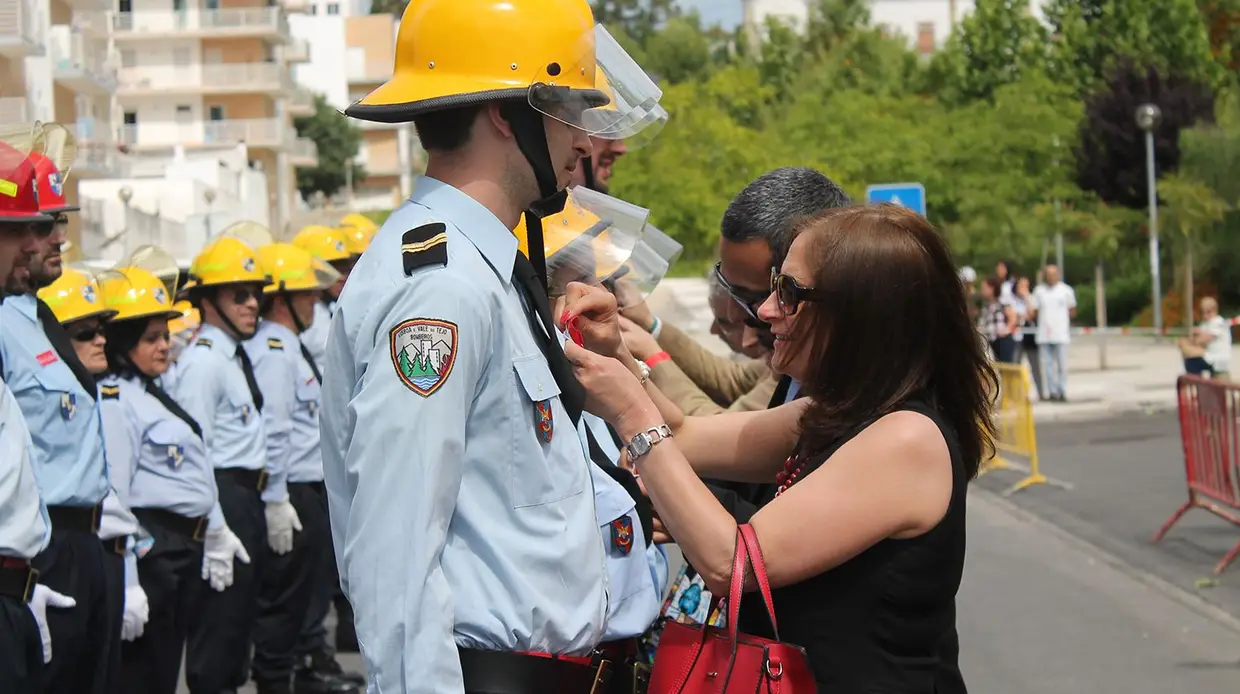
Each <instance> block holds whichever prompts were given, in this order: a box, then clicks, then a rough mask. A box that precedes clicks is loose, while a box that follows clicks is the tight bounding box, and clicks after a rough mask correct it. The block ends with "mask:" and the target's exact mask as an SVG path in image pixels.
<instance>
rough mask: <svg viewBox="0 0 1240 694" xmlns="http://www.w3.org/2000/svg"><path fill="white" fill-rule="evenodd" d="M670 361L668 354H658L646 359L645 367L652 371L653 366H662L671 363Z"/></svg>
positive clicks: (670, 357) (670, 356)
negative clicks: (667, 362)
mask: <svg viewBox="0 0 1240 694" xmlns="http://www.w3.org/2000/svg"><path fill="white" fill-rule="evenodd" d="M671 360H672V355H670V354H668V353H667V352H659V353H658V354H652V355H650V356H649V357H648V358H647V359H646V366H649V367H650V368H652V369H653V368H654V367H655V366H657V365H659V364H662V363H663V362H665V361H671Z"/></svg>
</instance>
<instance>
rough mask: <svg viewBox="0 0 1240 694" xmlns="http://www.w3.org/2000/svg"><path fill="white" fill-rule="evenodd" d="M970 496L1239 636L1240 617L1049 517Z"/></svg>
mask: <svg viewBox="0 0 1240 694" xmlns="http://www.w3.org/2000/svg"><path fill="white" fill-rule="evenodd" d="M969 495H970V496H973V497H974V498H975V499H976V498H979V497H980V498H981V499H982V500H983V503H987V504H990V505H991V506H993V507H995V508H997V509H998V510H1000V511H1002V512H1004V513H1007V514H1008V515H1010V516H1012V517H1013V518H1015V519H1017V520H1019V521H1022V522H1025V523H1029V524H1031V525H1036V526H1038V527H1039V528H1040V529H1042V530H1045V531H1046V532H1048V533H1049V534H1051V535H1053V536H1054V537H1056V538H1058V539H1060V540H1062V541H1063V542H1064V543H1066V544H1068V545H1070V546H1072V547H1074V548H1076V549H1078V550H1081V551H1082V552H1085V553H1087V554H1089V556H1091V557H1093V558H1095V559H1097V560H1098V561H1100V562H1102V563H1104V564H1106V565H1107V566H1110V567H1111V568H1113V569H1115V570H1116V571H1119V572H1120V573H1122V574H1124V575H1125V576H1128V577H1130V578H1132V579H1134V580H1136V581H1138V582H1140V583H1141V584H1143V585H1145V586H1147V587H1148V588H1150V589H1152V590H1154V591H1156V592H1158V593H1160V594H1162V595H1164V596H1166V597H1168V598H1170V599H1172V600H1174V601H1175V602H1177V603H1179V604H1180V605H1183V606H1184V607H1186V608H1188V609H1190V610H1192V611H1193V612H1196V613H1197V614H1199V615H1201V616H1202V617H1205V618H1207V619H1211V620H1213V621H1215V622H1217V623H1218V624H1220V625H1222V626H1223V627H1226V628H1227V629H1229V630H1230V631H1232V632H1235V634H1236V635H1237V636H1240V617H1236V616H1235V615H1233V614H1231V613H1230V612H1228V611H1227V610H1225V609H1223V608H1221V607H1218V606H1217V605H1214V604H1213V603H1211V602H1210V601H1208V600H1206V599H1205V598H1202V597H1201V596H1199V595H1197V594H1195V593H1193V592H1192V591H1189V590H1185V589H1184V588H1181V587H1180V586H1177V585H1176V584H1174V583H1172V582H1170V581H1167V580H1165V579H1162V578H1160V577H1158V576H1155V575H1154V574H1152V573H1150V572H1148V571H1146V570H1144V569H1141V568H1138V567H1136V566H1134V565H1132V564H1131V563H1129V562H1128V561H1125V560H1124V559H1121V558H1120V557H1119V556H1118V555H1116V554H1115V553H1113V552H1111V551H1110V550H1107V549H1104V548H1103V547H1101V546H1100V545H1098V544H1096V543H1093V542H1090V541H1089V540H1087V539H1085V538H1083V537H1081V536H1079V535H1076V534H1074V533H1072V532H1071V531H1069V530H1068V529H1067V528H1064V527H1063V526H1061V525H1059V524H1058V523H1055V522H1054V521H1052V520H1050V519H1048V518H1044V517H1042V516H1041V515H1039V514H1037V513H1035V512H1033V511H1030V510H1028V509H1025V508H1022V507H1020V506H1019V505H1017V504H1016V503H1015V502H1013V501H1011V500H1009V499H1006V498H1004V497H1003V496H1001V495H999V494H997V493H995V492H992V491H990V490H989V489H986V488H985V487H982V486H979V485H976V484H975V485H970V489H969Z"/></svg>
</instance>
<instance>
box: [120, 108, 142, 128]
mask: <svg viewBox="0 0 1240 694" xmlns="http://www.w3.org/2000/svg"><path fill="white" fill-rule="evenodd" d="M121 122H122V123H124V124H125V125H137V124H138V112H137V111H125V113H124V115H122V116H121Z"/></svg>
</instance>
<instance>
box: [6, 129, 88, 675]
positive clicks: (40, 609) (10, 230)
mask: <svg viewBox="0 0 1240 694" xmlns="http://www.w3.org/2000/svg"><path fill="white" fill-rule="evenodd" d="M0 182H2V183H3V184H5V187H6V188H7V190H9V191H12V193H11V194H8V195H0V298H2V297H3V295H4V290H3V287H4V286H5V285H6V284H7V283H8V281H9V280H10V279H11V278H12V276H13V274H14V271H15V270H20V271H22V272H25V271H26V268H27V266H28V263H29V261H30V258H31V257H32V256H33V255H34V254H35V253H36V252H37V251H38V248H39V245H40V244H39V238H38V235H37V234H36V233H35V230H34V226H33V223H34V222H44V223H46V222H49V221H51V220H50V219H49V218H48V217H47V216H46V215H43V214H41V213H40V212H39V208H38V193H37V192H36V190H37V189H36V187H35V180H34V166H33V165H32V164H31V163H30V161H29V160H27V159H26V154H25V153H24V152H19V151H18V150H16V149H14V148H12V147H10V146H8V145H6V144H3V143H0ZM32 446H33V444H32V443H31V438H30V431H29V429H28V428H27V427H26V420H25V418H24V417H23V416H22V413H21V409H20V408H19V407H18V404H17V400H16V399H15V398H14V397H13V393H12V391H10V390H9V388H8V386H7V385H6V384H5V383H4V381H3V380H0V508H3V509H4V514H3V515H2V516H0V620H3V622H4V623H5V624H6V625H8V627H9V628H6V629H0V691H3V692H6V694H9V693H11V694H38V693H39V692H41V691H42V688H43V667H44V665H45V664H46V663H47V662H48V661H49V660H51V657H52V648H51V645H52V644H51V634H50V631H49V630H48V625H47V608H48V607H52V608H62V609H63V608H70V607H73V606H74V601H73V599H72V598H69V597H66V596H64V595H61V594H60V593H57V592H55V591H53V590H51V589H50V588H48V587H47V586H46V585H44V584H42V583H38V582H37V580H38V578H39V574H38V572H37V571H36V570H34V569H33V568H32V567H31V562H32V561H33V560H34V559H35V557H36V556H38V555H39V554H40V553H42V552H43V551H44V550H45V549H46V548H47V545H48V542H49V541H50V540H51V521H50V520H49V519H48V516H47V508H46V507H45V506H44V505H43V499H42V497H41V496H40V495H39V487H38V485H37V484H36V483H35V476H34V470H33V469H32V468H31V464H30V450H31V448H32Z"/></svg>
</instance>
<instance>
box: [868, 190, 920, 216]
mask: <svg viewBox="0 0 1240 694" xmlns="http://www.w3.org/2000/svg"><path fill="white" fill-rule="evenodd" d="M865 199H866V202H889V203H892V204H894V205H903V206H904V207H907V208H909V209H910V210H912V211H914V212H916V213H917V214H919V215H921V216H923V217H925V216H926V187H925V186H923V185H922V184H920V183H877V184H875V185H872V186H870V187H869V188H866V189H865Z"/></svg>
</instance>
